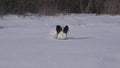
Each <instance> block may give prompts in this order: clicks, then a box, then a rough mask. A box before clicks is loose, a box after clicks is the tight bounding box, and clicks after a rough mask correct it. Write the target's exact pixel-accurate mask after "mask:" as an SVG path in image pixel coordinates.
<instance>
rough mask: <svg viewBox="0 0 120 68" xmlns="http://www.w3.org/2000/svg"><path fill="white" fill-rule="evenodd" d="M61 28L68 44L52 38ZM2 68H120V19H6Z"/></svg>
mask: <svg viewBox="0 0 120 68" xmlns="http://www.w3.org/2000/svg"><path fill="white" fill-rule="evenodd" d="M58 24H59V25H62V26H64V25H69V27H70V30H69V33H68V38H67V40H57V39H53V38H51V35H50V34H51V31H52V30H54V29H55V27H56V25H58ZM0 68H120V16H119V15H117V16H110V15H100V16H96V15H94V14H70V15H58V16H40V17H39V16H34V15H33V16H27V17H23V16H17V15H7V16H4V17H3V18H1V19H0Z"/></svg>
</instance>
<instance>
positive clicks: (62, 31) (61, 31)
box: [53, 25, 69, 40]
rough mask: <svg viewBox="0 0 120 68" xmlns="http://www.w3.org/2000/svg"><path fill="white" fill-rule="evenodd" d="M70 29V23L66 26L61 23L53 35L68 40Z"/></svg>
mask: <svg viewBox="0 0 120 68" xmlns="http://www.w3.org/2000/svg"><path fill="white" fill-rule="evenodd" d="M68 31H69V26H68V25H66V26H65V27H61V26H60V25H56V30H55V32H54V33H53V37H54V38H55V39H60V40H66V39H67V33H68Z"/></svg>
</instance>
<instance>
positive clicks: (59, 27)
mask: <svg viewBox="0 0 120 68" xmlns="http://www.w3.org/2000/svg"><path fill="white" fill-rule="evenodd" d="M56 31H57V34H58V33H60V31H62V27H61V26H60V25H57V26H56Z"/></svg>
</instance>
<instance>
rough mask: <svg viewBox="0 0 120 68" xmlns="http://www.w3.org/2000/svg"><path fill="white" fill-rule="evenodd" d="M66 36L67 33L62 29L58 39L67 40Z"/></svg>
mask: <svg viewBox="0 0 120 68" xmlns="http://www.w3.org/2000/svg"><path fill="white" fill-rule="evenodd" d="M66 37H67V35H66V34H65V33H63V32H62V31H61V32H60V33H59V34H58V37H57V39H61V40H65V39H66Z"/></svg>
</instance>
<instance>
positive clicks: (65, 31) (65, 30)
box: [63, 25, 69, 33]
mask: <svg viewBox="0 0 120 68" xmlns="http://www.w3.org/2000/svg"><path fill="white" fill-rule="evenodd" d="M68 31H69V27H68V26H67V25H66V26H65V27H64V29H63V32H64V33H67V32H68Z"/></svg>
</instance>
